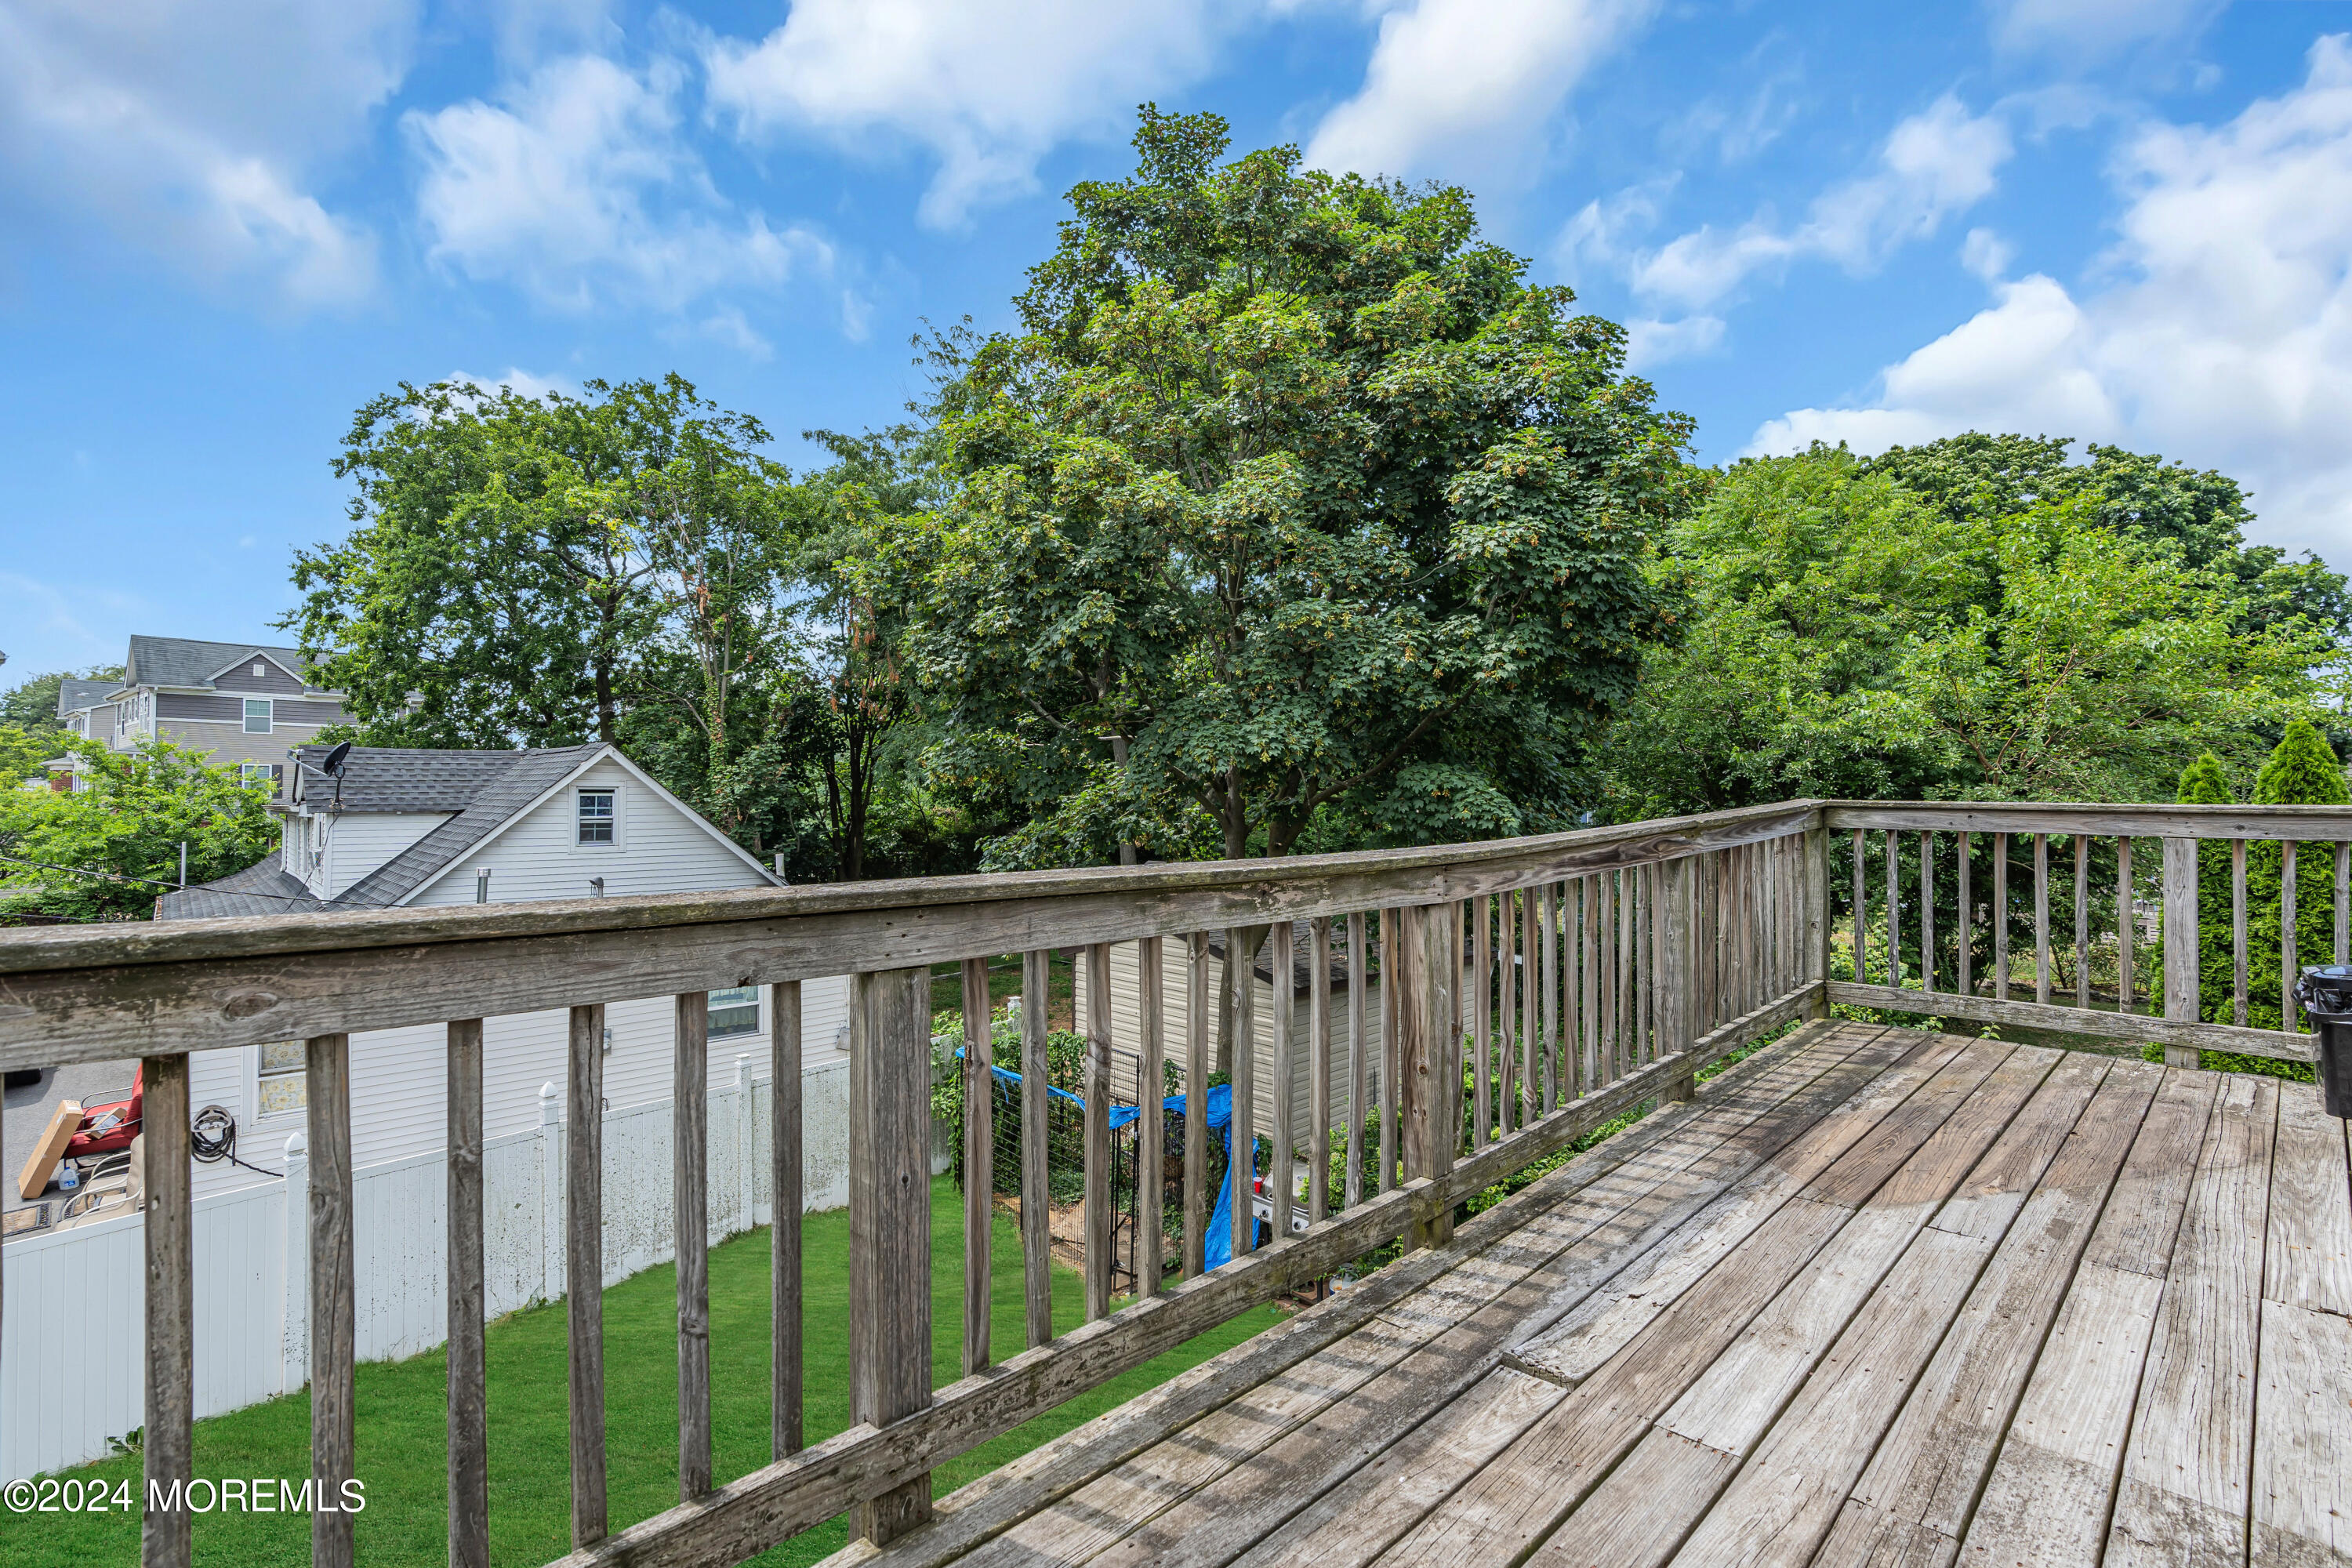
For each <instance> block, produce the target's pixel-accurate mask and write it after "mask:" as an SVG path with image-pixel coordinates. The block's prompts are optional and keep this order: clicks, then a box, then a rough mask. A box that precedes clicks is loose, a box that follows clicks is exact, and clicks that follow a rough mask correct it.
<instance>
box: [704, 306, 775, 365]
mask: <svg viewBox="0 0 2352 1568" xmlns="http://www.w3.org/2000/svg"><path fill="white" fill-rule="evenodd" d="M701 331H702V335H703V336H704V337H706V338H709V340H710V341H711V342H719V343H725V344H726V345H727V346H728V347H729V348H730V349H733V350H734V351H735V352H736V353H740V354H742V355H743V356H744V357H745V358H747V359H755V360H769V359H773V358H774V357H775V355H776V346H775V345H774V344H773V343H772V342H769V341H768V340H767V339H765V338H763V337H761V335H760V334H759V332H758V331H754V330H753V328H752V326H751V321H749V320H747V319H746V318H745V316H744V314H743V312H742V311H741V310H738V309H737V308H736V307H734V306H732V305H729V306H727V307H726V308H724V309H723V310H718V311H715V312H713V313H712V314H711V315H710V316H709V317H707V318H705V319H704V321H703V323H702V327H701Z"/></svg>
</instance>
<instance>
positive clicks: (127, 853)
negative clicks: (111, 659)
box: [0, 736, 278, 921]
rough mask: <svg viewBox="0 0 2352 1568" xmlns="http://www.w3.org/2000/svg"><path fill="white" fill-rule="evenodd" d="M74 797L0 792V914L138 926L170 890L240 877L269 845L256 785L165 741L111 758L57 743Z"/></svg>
mask: <svg viewBox="0 0 2352 1568" xmlns="http://www.w3.org/2000/svg"><path fill="white" fill-rule="evenodd" d="M66 746H67V747H68V749H70V750H71V751H73V752H75V753H76V754H78V755H79V757H80V759H81V763H80V767H79V772H80V774H81V776H82V779H83V780H84V782H85V785H86V787H84V788H81V789H78V790H75V791H74V792H72V793H71V794H54V793H52V792H50V791H48V790H29V791H28V790H0V857H5V859H0V913H18V914H25V913H37V914H45V915H49V916H53V917H56V918H59V919H64V920H70V921H98V920H132V919H144V918H146V917H147V916H148V915H150V914H151V913H152V911H153V910H154V907H155V900H156V899H157V897H159V896H160V895H161V894H163V892H165V891H167V890H168V889H169V888H170V886H171V885H173V884H174V883H176V882H177V881H178V880H179V875H180V848H181V846H182V845H183V844H185V845H186V847H187V855H188V880H189V881H190V882H191V883H195V882H205V881H210V880H212V879H214V878H215V877H226V876H227V875H228V874H229V873H230V872H232V871H241V870H243V869H245V868H247V866H250V865H252V864H253V863H254V862H255V861H256V860H258V859H260V858H261V857H262V856H263V855H265V854H267V853H268V851H269V849H270V848H271V847H272V846H273V845H275V844H276V843H277V841H278V829H277V825H276V824H275V823H274V822H272V821H271V819H270V816H269V811H268V801H269V790H268V786H267V785H265V784H260V783H255V784H244V783H241V782H240V781H239V779H238V777H237V770H236V768H235V767H213V766H210V765H208V764H207V763H205V760H204V754H203V753H202V752H190V751H186V750H184V749H183V748H181V747H178V746H175V745H173V744H172V743H171V742H168V741H151V742H142V743H141V744H139V745H137V746H135V747H133V748H131V750H129V751H122V752H118V751H115V750H113V749H112V748H110V747H109V746H107V745H105V744H104V743H103V742H97V741H88V740H84V739H82V738H80V737H79V736H72V737H68V740H67V742H66Z"/></svg>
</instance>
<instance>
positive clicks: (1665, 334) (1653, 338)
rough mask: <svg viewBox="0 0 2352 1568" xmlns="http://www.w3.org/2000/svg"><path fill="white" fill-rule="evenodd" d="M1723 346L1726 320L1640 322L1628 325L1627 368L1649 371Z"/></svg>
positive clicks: (1704, 317)
mask: <svg viewBox="0 0 2352 1568" xmlns="http://www.w3.org/2000/svg"><path fill="white" fill-rule="evenodd" d="M1719 342H1723V318H1722V317H1720V316H1685V317H1684V318H1683V319H1682V320H1681V321H1654V320H1649V319H1643V318H1637V319H1635V320H1633V321H1628V322H1626V323H1625V368H1626V369H1628V370H1648V369H1650V368H1651V367H1652V366H1654V365H1661V364H1664V363H1667V362H1668V361H1669V360H1678V359H1688V358H1689V357H1690V356H1691V355H1693V354H1703V353H1706V352H1707V351H1708V350H1710V349H1712V348H1714V347H1715V346H1716V345H1717V343H1719Z"/></svg>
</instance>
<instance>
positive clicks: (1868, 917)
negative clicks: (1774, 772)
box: [1825, 801, 2352, 1068]
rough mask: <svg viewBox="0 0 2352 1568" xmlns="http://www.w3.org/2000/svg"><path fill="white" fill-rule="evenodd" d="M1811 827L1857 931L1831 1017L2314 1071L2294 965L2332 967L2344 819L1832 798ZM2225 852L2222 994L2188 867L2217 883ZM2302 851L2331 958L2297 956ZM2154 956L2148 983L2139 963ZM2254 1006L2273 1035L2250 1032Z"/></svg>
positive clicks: (2307, 811) (2341, 956) (2339, 814)
mask: <svg viewBox="0 0 2352 1568" xmlns="http://www.w3.org/2000/svg"><path fill="white" fill-rule="evenodd" d="M1825 816H1826V820H1827V824H1828V826H1829V828H1830V831H1831V832H1832V835H1834V836H1835V838H1836V840H1837V850H1836V857H1835V858H1837V859H1839V860H1840V861H1841V862H1843V864H1842V866H1841V867H1840V868H1839V870H1838V874H1837V875H1836V876H1835V878H1834V880H1835V881H1836V882H1837V883H1838V884H1839V886H1838V889H1837V891H1838V892H1839V893H1841V894H1843V895H1844V908H1843V910H1838V911H1837V912H1836V915H1835V919H1836V921H1837V923H1838V924H1839V925H1841V926H1846V925H1849V923H1850V931H1851V935H1850V937H1847V938H1846V942H1847V946H1848V951H1849V953H1850V954H1851V957H1850V959H1849V961H1848V962H1846V963H1840V964H1836V965H1833V966H1832V969H1831V971H1830V973H1831V975H1832V978H1831V980H1830V984H1829V996H1830V1000H1831V1001H1832V1002H1840V1003H1847V1004H1853V1005H1863V1006H1869V1007H1878V1008H1893V1009H1899V1010H1901V1011H1903V1012H1906V1013H1914V1014H1929V1015H1936V1016H1945V1017H1953V1018H1967V1019H1971V1020H1976V1021H1979V1022H1982V1023H1988V1024H1994V1025H2002V1024H2006V1025H2010V1026H2021V1027H2027V1028H2035V1029H2047V1030H2054V1031H2057V1032H2059V1033H2062V1034H2068V1035H2078V1036H2088V1037H2098V1038H2101V1039H2104V1040H2108V1041H2113V1042H2120V1043H2125V1044H2135V1043H2138V1042H2142V1041H2147V1042H2160V1043H2162V1044H2163V1046H2164V1047H2165V1049H2166V1059H2167V1060H2168V1061H2170V1062H2171V1063H2173V1065H2175V1066H2186V1067H2192V1068H2193V1067H2195V1066H2197V1064H2198V1058H2197V1053H2198V1051H2199V1050H2200V1048H2201V1049H2205V1050H2220V1051H2232V1052H2236V1053H2239V1054H2241V1055H2246V1056H2260V1057H2273V1058H2285V1059H2288V1060H2309V1059H2310V1058H2311V1055H2312V1037H2311V1036H2310V1035H2308V1034H2306V1033H2304V1032H2302V1030H2301V1027H2300V1021H2299V1018H2298V1015H2297V1010H2296V1006H2295V1004H2294V998H2293V995H2292V992H2293V988H2294V980H2295V976H2296V973H2297V972H2298V970H2299V968H2300V966H2301V965H2303V964H2306V963H2344V962H2346V952H2347V937H2352V907H2347V906H2352V809H2347V808H2345V807H2342V806H2311V805H2300V806H2289V805H2273V806H2253V805H2039V804H2032V803H2018V804H2011V803H2006V802H2004V803H1995V804H1971V805H1919V804H1913V803H1906V802H1895V801H1846V802H1835V803H1832V804H1831V805H1828V806H1827V807H1826V809H1825ZM2150 839H2153V840H2156V841H2157V842H2156V843H2155V844H2154V845H2149V844H2148V843H2147V841H2148V840H2150ZM2260 845H2268V846H2272V848H2271V849H2270V850H2269V851H2268V853H2269V854H2270V855H2272V856H2274V857H2276V859H2275V861H2274V862H2273V865H2274V867H2275V870H2274V872H2273V875H2274V877H2275V879H2276V880H2277V882H2278V884H2279V887H2278V889H2277V893H2276V895H2275V896H2276V898H2277V912H2276V914H2275V915H2274V916H2272V917H2271V918H2272V919H2274V920H2275V921H2276V922H2277V923H2276V924H2275V925H2273V926H2270V927H2269V929H2268V930H2266V931H2265V930H2263V924H2264V923H2266V922H2263V921H2261V920H2260V917H2259V914H2258V912H2257V911H2256V910H2254V909H2253V908H2252V906H2251V905H2250V901H2249V886H2248V868H2249V862H2250V859H2252V855H2251V854H2250V847H2252V846H2260ZM2136 850H2137V853H2136ZM2151 850H2152V851H2153V853H2150V851H2151ZM2225 852H2226V856H2227V868H2226V872H2225V878H2226V882H2227V886H2228V889H2229V914H2228V919H2229V921H2230V937H2229V951H2230V953H2231V964H2230V973H2231V984H2230V987H2229V992H2228V994H2227V995H2226V997H2216V996H2211V995H2209V994H2206V987H2205V986H2204V984H2202V975H2201V973H2200V971H2201V969H2202V968H2203V960H2202V954H2201V952H2200V948H2201V946H2202V945H2203V944H2201V943H2200V940H2199V938H2200V924H2201V921H2202V918H2203V915H2204V913H2207V912H2210V913H2211V914H2213V915H2214V916H2215V917H2216V918H2219V917H2220V913H2221V911H2220V910H2219V909H2218V908H2216V909H2214V910H2210V911H2206V910H2200V903H2201V902H2203V901H2204V900H2200V858H2201V857H2210V858H2211V859H2212V860H2213V862H2214V865H2213V867H2212V869H2213V870H2214V871H2217V872H2218V871H2222V870H2223V868H2222V867H2221V864H2220V862H2221V858H2222V856H2223V855H2224V853H2225ZM2315 854H2317V855H2320V856H2323V857H2325V860H2324V862H2323V864H2324V866H2325V868H2326V876H2325V877H2324V878H2323V879H2321V880H2322V881H2323V882H2324V883H2325V884H2326V886H2327V887H2328V889H2329V891H2330V893H2331V894H2332V898H2331V900H2330V901H2331V902H2332V904H2333V909H2332V911H2329V912H2330V913H2331V914H2332V920H2331V921H2329V922H2328V924H2329V927H2330V931H2331V934H2330V937H2329V938H2328V940H2327V942H2326V946H2325V947H2324V948H2322V949H2321V950H2320V951H2316V952H2311V951H2302V950H2300V948H2299V944H2298V941H2297V931H2298V924H2299V922H2298V920H2297V902H2298V894H2299V892H2300V890H2301V889H2303V888H2304V887H2305V885H2306V884H2308V883H2309V882H2310V881H2311V880H2312V879H2311V878H2310V876H2309V874H2308V870H2309V859H2310V858H2311V857H2312V856H2313V855H2315ZM1848 887H1850V888H1851V891H1850V892H1847V890H1846V889H1847V888H1848ZM2208 897H2209V898H2210V894H2209V895H2208ZM2212 901H2213V902H2214V903H2216V904H2218V902H2219V900H2218V899H2215V900H2212ZM2150 916H2160V918H2158V920H2156V921H2153V922H2151V921H2150V920H2149V918H2148V917H2150ZM2151 923H2153V924H2154V927H2155V931H2156V932H2157V933H2158V934H2155V935H2152V934H2151V931H2150V926H2151ZM2250 936H2251V937H2252V939H2253V942H2251V943H2250ZM2157 942H2161V946H2162V956H2163V963H2162V967H2161V969H2160V970H2159V969H2157V968H2155V967H2154V966H2152V965H2150V964H2148V963H2146V962H2145V961H2146V960H2147V959H2148V958H2150V957H2151V956H2152V955H2153V951H2154V946H2155V944H2156V943H2157ZM2255 944H2259V950H2260V952H2261V953H2262V956H2261V957H2260V958H2259V959H2255V958H2254V957H2253V956H2252V954H2253V952H2254V951H2255ZM1841 969H1843V971H1844V973H1846V974H1847V975H1848V976H1849V978H1845V979H1840V978H1837V974H1838V972H1839V971H1840V970H1841ZM2100 972H2104V973H2100ZM2102 981H2104V982H2105V984H2104V985H2103V984H2101V982H2102ZM2028 997H2030V998H2031V1000H2028V999H2027V998H2028ZM2256 999H2259V1001H2260V1003H2261V1004H2263V1005H2268V1006H2272V1007H2274V1008H2275V1009H2276V1011H2277V1016H2278V1017H2279V1019H2280V1022H2281V1024H2282V1027H2280V1028H2276V1029H2271V1028H2254V1027H2249V1026H2247V1017H2248V1013H2249V1010H2250V1004H2251V1003H2252V1002H2254V1001H2255V1000H2256ZM2214 1015H2219V1016H2214Z"/></svg>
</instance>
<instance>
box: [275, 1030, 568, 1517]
mask: <svg viewBox="0 0 2352 1568" xmlns="http://www.w3.org/2000/svg"><path fill="white" fill-rule="evenodd" d="M568 1058H569V1059H568V1062H567V1065H566V1070H565V1073H564V1080H563V1081H564V1127H563V1187H564V1209H563V1311H564V1327H565V1331H566V1332H567V1334H568V1335H569V1336H570V1348H571V1385H570V1395H571V1411H572V1549H573V1550H574V1551H577V1550H579V1549H580V1548H581V1547H583V1546H593V1545H595V1544H596V1542H600V1541H602V1540H604V1531H605V1513H604V1004H603V1003H601V1002H599V1003H596V1004H594V1005H591V1006H586V1007H574V1008H572V1019H571V1030H570V1041H569V1046H568ZM317 1179H318V1178H317V1174H316V1167H315V1166H314V1167H313V1174H312V1177H311V1180H312V1181H313V1183H315V1182H316V1181H317ZM315 1201H316V1200H313V1202H314V1203H315ZM316 1321H317V1320H316V1318H315V1317H314V1318H313V1320H312V1323H313V1327H312V1330H311V1332H312V1334H313V1335H314V1336H315V1335H316V1333H317V1328H316Z"/></svg>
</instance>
